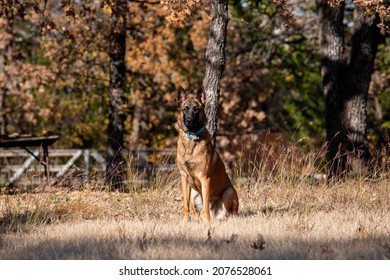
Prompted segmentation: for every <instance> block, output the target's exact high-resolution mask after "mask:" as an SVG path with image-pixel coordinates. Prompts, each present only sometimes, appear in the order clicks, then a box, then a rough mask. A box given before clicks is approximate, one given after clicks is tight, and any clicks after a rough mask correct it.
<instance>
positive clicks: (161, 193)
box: [0, 168, 390, 259]
mask: <svg viewBox="0 0 390 280" xmlns="http://www.w3.org/2000/svg"><path fill="white" fill-rule="evenodd" d="M251 172H252V173H251V175H252V176H251V177H250V178H252V179H251V180H249V179H242V177H240V179H235V180H234V182H235V185H236V187H237V191H238V193H239V198H240V208H239V215H238V216H235V217H231V218H229V219H228V220H226V221H220V222H218V221H211V223H210V224H206V223H202V222H196V221H183V220H182V214H181V212H182V204H181V193H180V186H179V180H178V174H177V171H173V172H171V173H169V174H165V175H163V174H160V175H159V176H156V179H155V181H154V182H152V183H151V185H150V186H149V188H144V189H142V190H138V191H131V192H127V193H123V192H110V191H107V190H104V189H101V188H99V184H98V183H94V184H93V185H88V186H83V187H81V188H80V187H79V188H71V187H66V188H65V187H60V186H57V187H46V188H45V189H41V188H36V189H34V190H29V191H23V190H19V191H16V192H15V193H14V194H11V195H10V194H2V195H1V196H0V203H1V204H0V259H390V179H389V176H388V174H384V175H383V176H381V177H380V178H378V179H376V180H373V179H365V178H363V177H359V176H357V177H354V178H350V179H346V180H343V181H339V182H337V183H334V184H331V185H327V184H325V182H323V181H316V180H311V179H310V178H309V177H307V176H304V175H302V174H298V173H297V172H295V171H294V172H293V171H291V169H287V168H286V169H281V170H279V171H278V172H276V173H275V172H266V171H265V170H258V169H256V170H252V171H251ZM256 172H257V173H256ZM237 178H239V177H238V176H237Z"/></svg>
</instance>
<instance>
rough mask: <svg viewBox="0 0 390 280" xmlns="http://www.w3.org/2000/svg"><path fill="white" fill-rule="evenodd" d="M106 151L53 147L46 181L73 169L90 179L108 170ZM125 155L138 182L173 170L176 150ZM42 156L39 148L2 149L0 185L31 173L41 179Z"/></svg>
mask: <svg viewBox="0 0 390 280" xmlns="http://www.w3.org/2000/svg"><path fill="white" fill-rule="evenodd" d="M103 154H104V153H103V152H100V151H97V150H89V149H51V150H50V151H49V164H48V165H47V166H48V176H47V178H46V180H47V182H46V183H50V184H52V183H55V182H56V181H58V180H60V179H61V178H63V177H64V176H65V175H66V174H68V173H69V172H70V171H71V170H75V171H77V173H78V174H82V176H83V177H84V180H85V181H87V180H88V179H89V178H90V173H91V172H104V171H105V168H106V161H105V158H104V156H103ZM124 154H125V157H124V158H125V163H126V164H127V166H128V167H129V168H130V169H131V170H132V171H133V172H132V173H133V174H136V175H139V176H138V177H139V178H136V180H139V181H147V180H150V177H151V176H152V175H153V174H155V173H156V172H154V171H156V170H162V171H169V170H172V169H174V159H175V155H176V151H175V150H173V149H161V150H155V149H144V150H131V151H126V152H125V153H124ZM42 157H43V152H42V151H41V150H40V149H37V150H32V151H31V153H28V152H27V151H26V150H24V149H2V150H0V185H3V186H12V185H16V184H17V183H18V182H19V181H20V179H21V178H22V177H23V176H29V174H30V175H31V174H34V175H33V176H34V177H39V178H40V179H41V180H40V181H41V182H42V178H43V175H44V171H45V166H44V164H43V162H42ZM37 159H41V160H39V161H38V160H37ZM30 177H31V176H30ZM30 181H31V180H30ZM31 182H32V181H31ZM32 184H34V182H32Z"/></svg>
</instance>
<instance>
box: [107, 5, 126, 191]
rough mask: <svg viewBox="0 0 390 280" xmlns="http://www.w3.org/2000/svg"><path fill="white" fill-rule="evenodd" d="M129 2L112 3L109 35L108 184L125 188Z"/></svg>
mask: <svg viewBox="0 0 390 280" xmlns="http://www.w3.org/2000/svg"><path fill="white" fill-rule="evenodd" d="M126 16H127V1H126V0H115V1H114V2H113V4H112V15H111V34H110V92H109V94H110V104H109V123H108V130H107V150H106V158H107V166H106V183H108V184H110V185H111V187H112V188H117V189H118V188H119V189H122V188H123V186H124V184H123V182H124V162H123V157H122V147H123V134H124V121H125V106H124V105H125V73H126V65H125V52H126Z"/></svg>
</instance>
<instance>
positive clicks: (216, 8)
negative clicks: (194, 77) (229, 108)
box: [203, 0, 229, 145]
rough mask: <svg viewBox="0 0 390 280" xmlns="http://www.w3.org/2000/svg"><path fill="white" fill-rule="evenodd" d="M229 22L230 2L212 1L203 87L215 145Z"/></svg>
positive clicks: (208, 123) (208, 121)
mask: <svg viewBox="0 0 390 280" xmlns="http://www.w3.org/2000/svg"><path fill="white" fill-rule="evenodd" d="M228 22H229V14H228V1H227V0H212V1H211V24H210V34H209V40H208V44H207V49H206V73H205V77H204V79H203V86H204V89H205V92H206V107H205V111H206V116H207V129H208V130H209V132H210V134H211V135H212V138H213V140H212V142H213V144H214V145H215V135H216V132H217V127H218V110H219V96H220V91H221V78H222V73H223V71H224V69H225V64H226V56H225V45H226V30H227V25H228Z"/></svg>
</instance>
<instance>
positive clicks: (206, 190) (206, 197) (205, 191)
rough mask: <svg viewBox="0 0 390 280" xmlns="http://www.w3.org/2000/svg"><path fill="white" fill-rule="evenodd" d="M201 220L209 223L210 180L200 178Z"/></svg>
mask: <svg viewBox="0 0 390 280" xmlns="http://www.w3.org/2000/svg"><path fill="white" fill-rule="evenodd" d="M201 184H202V200H203V219H204V221H207V222H209V221H210V178H202V180H201Z"/></svg>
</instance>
